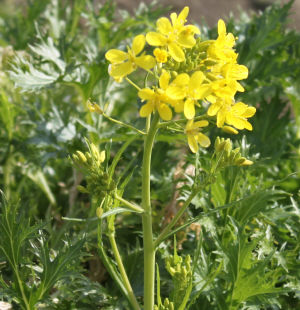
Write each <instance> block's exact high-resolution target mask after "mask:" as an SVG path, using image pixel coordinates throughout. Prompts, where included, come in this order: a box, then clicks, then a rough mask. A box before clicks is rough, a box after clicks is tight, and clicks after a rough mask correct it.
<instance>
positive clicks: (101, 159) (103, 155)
mask: <svg viewBox="0 0 300 310" xmlns="http://www.w3.org/2000/svg"><path fill="white" fill-rule="evenodd" d="M99 161H100V163H103V162H104V161H105V151H102V152H101V153H100V158H99Z"/></svg>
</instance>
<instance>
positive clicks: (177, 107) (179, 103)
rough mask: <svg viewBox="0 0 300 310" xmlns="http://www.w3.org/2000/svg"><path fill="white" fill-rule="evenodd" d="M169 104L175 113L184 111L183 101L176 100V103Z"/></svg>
mask: <svg viewBox="0 0 300 310" xmlns="http://www.w3.org/2000/svg"><path fill="white" fill-rule="evenodd" d="M170 103H171V104H172V107H173V108H174V110H175V112H176V113H181V112H183V109H184V102H183V100H176V101H172V102H170Z"/></svg>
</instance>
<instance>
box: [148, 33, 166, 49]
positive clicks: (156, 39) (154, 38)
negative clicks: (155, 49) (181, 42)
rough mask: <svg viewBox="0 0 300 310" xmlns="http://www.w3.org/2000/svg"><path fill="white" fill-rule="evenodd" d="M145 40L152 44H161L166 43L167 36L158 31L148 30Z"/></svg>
mask: <svg viewBox="0 0 300 310" xmlns="http://www.w3.org/2000/svg"><path fill="white" fill-rule="evenodd" d="M146 41H147V42H148V44H150V45H152V46H163V45H166V44H167V38H166V37H165V36H163V35H162V34H160V33H158V32H148V33H147V35H146Z"/></svg>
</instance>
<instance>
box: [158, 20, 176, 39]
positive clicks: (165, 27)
mask: <svg viewBox="0 0 300 310" xmlns="http://www.w3.org/2000/svg"><path fill="white" fill-rule="evenodd" d="M156 26H157V30H158V31H159V32H160V33H162V34H164V35H168V34H169V33H170V32H172V31H173V29H172V25H171V23H170V21H169V20H168V19H167V18H166V17H162V18H159V19H158V20H157V22H156Z"/></svg>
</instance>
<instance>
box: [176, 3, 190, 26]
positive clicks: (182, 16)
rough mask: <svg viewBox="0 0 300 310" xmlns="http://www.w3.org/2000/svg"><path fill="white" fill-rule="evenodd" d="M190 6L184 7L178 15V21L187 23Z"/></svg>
mask: <svg viewBox="0 0 300 310" xmlns="http://www.w3.org/2000/svg"><path fill="white" fill-rule="evenodd" d="M189 10H190V9H189V7H188V6H185V7H184V8H183V10H182V11H181V12H180V13H179V15H178V22H179V23H181V24H182V25H183V24H184V23H185V21H186V18H187V16H188V14H189Z"/></svg>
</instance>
